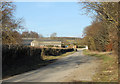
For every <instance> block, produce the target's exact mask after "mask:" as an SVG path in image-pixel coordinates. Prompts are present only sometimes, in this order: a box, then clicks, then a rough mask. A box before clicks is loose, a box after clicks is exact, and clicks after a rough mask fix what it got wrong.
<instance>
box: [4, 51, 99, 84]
mask: <svg viewBox="0 0 120 84" xmlns="http://www.w3.org/2000/svg"><path fill="white" fill-rule="evenodd" d="M97 61H98V60H97V59H96V58H95V57H91V56H84V55H83V54H82V50H78V51H77V52H75V53H74V54H71V55H68V56H66V57H64V58H61V59H59V60H57V61H56V62H54V63H52V64H50V65H48V66H45V67H43V68H40V69H37V70H34V71H30V72H27V73H23V74H20V75H17V76H13V77H11V78H8V79H5V80H4V82H6V81H7V82H72V81H92V76H93V75H94V74H95V73H96V71H97V68H98V67H99V63H98V62H97Z"/></svg>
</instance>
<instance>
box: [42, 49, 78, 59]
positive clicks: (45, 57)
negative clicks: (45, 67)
mask: <svg viewBox="0 0 120 84" xmlns="http://www.w3.org/2000/svg"><path fill="white" fill-rule="evenodd" d="M75 52H76V51H72V52H67V53H65V54H62V55H59V56H43V59H44V60H54V59H60V58H62V57H65V56H67V55H70V54H73V53H75Z"/></svg>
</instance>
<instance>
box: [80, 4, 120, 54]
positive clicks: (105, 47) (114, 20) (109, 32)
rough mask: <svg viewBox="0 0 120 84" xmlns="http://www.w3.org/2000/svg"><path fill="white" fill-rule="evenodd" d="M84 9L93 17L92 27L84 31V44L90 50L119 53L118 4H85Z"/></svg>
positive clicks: (119, 25)
mask: <svg viewBox="0 0 120 84" xmlns="http://www.w3.org/2000/svg"><path fill="white" fill-rule="evenodd" d="M82 4H83V9H84V10H86V14H88V15H90V16H92V17H93V22H92V24H91V25H90V26H88V27H86V28H85V29H84V38H83V39H82V42H81V43H82V44H86V45H88V47H89V49H90V50H97V51H111V50H113V51H115V52H116V53H118V48H120V46H119V43H120V42H119V39H118V38H119V37H120V34H119V32H120V28H119V27H120V24H119V17H118V16H119V12H120V10H119V9H118V7H120V3H118V2H85V3H82Z"/></svg>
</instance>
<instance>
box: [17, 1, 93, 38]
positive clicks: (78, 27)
mask: <svg viewBox="0 0 120 84" xmlns="http://www.w3.org/2000/svg"><path fill="white" fill-rule="evenodd" d="M15 4H16V6H17V9H16V14H15V15H16V17H17V18H24V24H25V28H26V29H25V30H28V31H35V32H38V33H39V34H42V35H43V36H45V37H48V36H50V34H51V33H54V32H56V33H57V36H60V37H81V36H82V34H83V33H82V32H83V30H84V28H85V27H86V26H88V25H90V24H91V18H90V17H89V16H86V15H81V14H82V13H83V12H84V11H83V10H81V5H80V4H78V3H77V2H16V3H15Z"/></svg>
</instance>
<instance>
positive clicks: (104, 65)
mask: <svg viewBox="0 0 120 84" xmlns="http://www.w3.org/2000/svg"><path fill="white" fill-rule="evenodd" d="M83 53H84V54H85V55H87V56H94V57H97V58H98V61H99V62H100V66H99V69H98V72H97V73H96V74H95V75H94V76H93V81H95V82H118V56H116V55H114V54H112V52H95V51H89V50H84V51H83Z"/></svg>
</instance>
